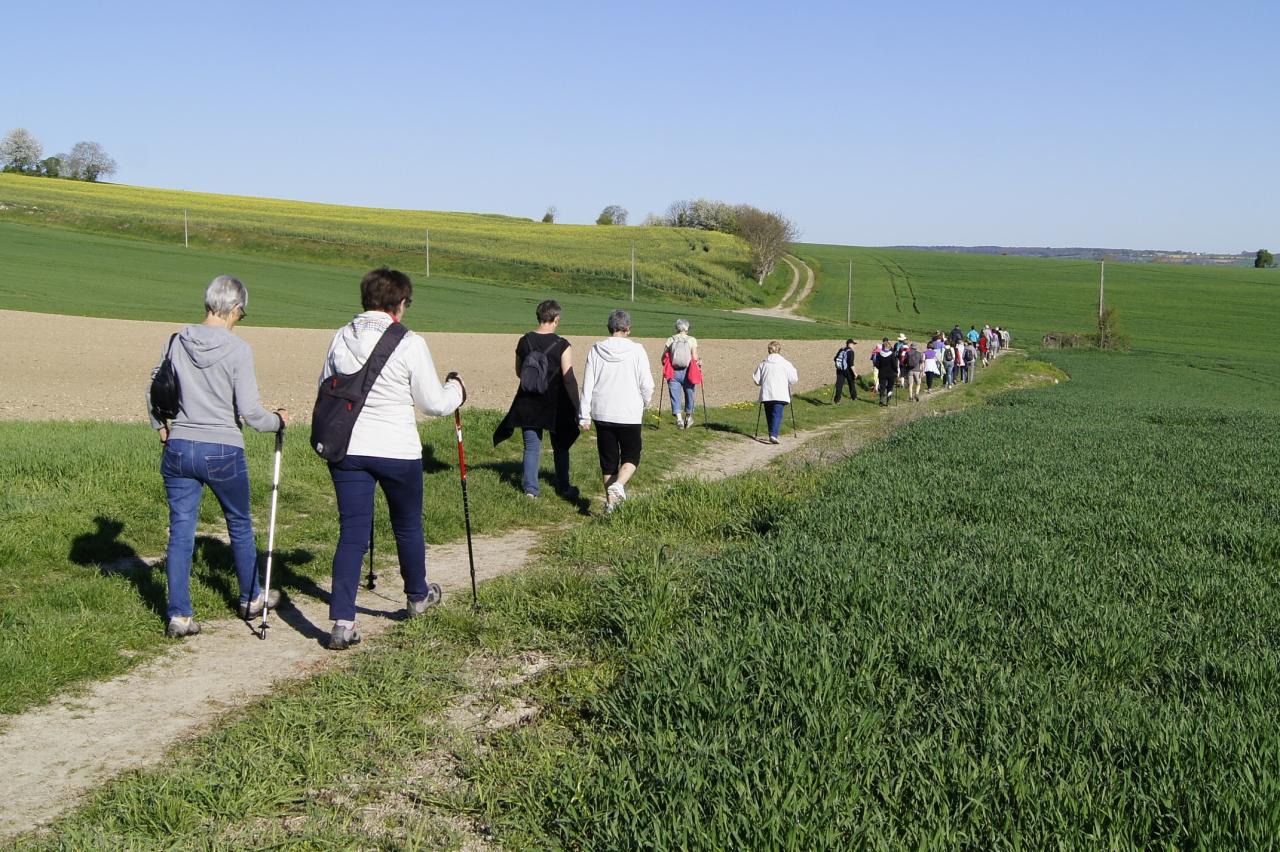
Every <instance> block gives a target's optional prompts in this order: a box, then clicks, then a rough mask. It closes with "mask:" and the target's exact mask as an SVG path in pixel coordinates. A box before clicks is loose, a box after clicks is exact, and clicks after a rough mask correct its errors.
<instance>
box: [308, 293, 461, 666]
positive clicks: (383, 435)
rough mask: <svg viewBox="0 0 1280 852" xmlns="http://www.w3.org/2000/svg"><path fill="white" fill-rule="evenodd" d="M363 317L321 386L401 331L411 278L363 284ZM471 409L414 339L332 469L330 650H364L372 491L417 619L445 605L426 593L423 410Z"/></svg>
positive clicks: (338, 341)
mask: <svg viewBox="0 0 1280 852" xmlns="http://www.w3.org/2000/svg"><path fill="white" fill-rule="evenodd" d="M360 301H361V304H362V306H363V307H364V312H363V313H360V314H357V315H356V317H355V319H353V320H351V322H349V323H347V324H346V325H344V326H343V327H342V328H340V329H338V332H337V334H335V335H334V336H333V342H332V343H330V344H329V354H328V355H326V356H325V359H324V369H323V370H322V371H321V373H320V381H321V382H323V381H324V380H325V379H327V378H329V377H330V376H332V375H334V374H335V373H336V374H349V373H355V372H357V371H359V370H360V369H361V368H363V367H364V364H365V362H366V361H368V360H369V356H370V355H371V354H372V353H373V349H374V347H375V346H377V345H378V341H379V340H381V339H382V335H383V333H384V332H386V331H387V329H389V328H390V327H391V325H392V324H393V323H397V322H400V318H401V317H402V316H404V312H405V310H406V309H407V308H408V307H409V305H410V304H411V303H412V302H413V284H412V283H411V282H410V280H409V276H407V275H405V274H404V273H403V272H398V271H396V270H394V269H386V268H383V269H375V270H373V271H372V272H370V273H369V274H368V275H366V276H365V277H364V280H362V281H361V282H360ZM465 399H466V389H465V388H464V387H463V384H462V379H461V377H459V376H458V375H457V374H456V373H450V374H449V377H448V378H447V379H446V380H445V382H444V384H443V385H442V384H441V383H440V378H439V376H438V375H437V374H436V367H435V363H434V362H433V361H432V360H431V352H430V351H429V350H428V349H427V342H426V341H425V340H423V339H422V338H421V337H419V336H418V335H416V334H414V333H413V332H411V331H410V332H406V333H405V335H404V337H403V338H401V340H400V341H399V343H397V344H396V348H395V349H394V350H392V352H391V357H390V358H388V359H387V363H386V365H385V366H384V367H383V368H382V372H381V373H379V374H378V378H377V380H375V381H374V383H373V386H372V387H371V388H370V390H369V396H368V397H367V398H366V399H365V403H364V408H362V409H361V410H360V415H359V416H358V417H357V418H356V422H355V426H354V427H353V428H352V430H351V443H350V444H348V446H347V455H346V457H345V458H343V459H342V461H339V462H330V463H329V475H330V477H332V479H333V489H334V492H335V493H336V494H337V498H338V519H339V525H340V526H339V532H338V548H337V550H336V551H335V552H334V554H333V592H332V594H331V595H330V598H329V617H330V618H332V619H333V631H332V633H330V635H329V647H330V648H332V649H333V650H335V651H340V650H342V649H344V648H347V647H348V646H350V645H354V644H356V643H357V642H359V641H360V634H359V633H358V632H357V631H356V621H355V619H356V589H357V588H358V587H359V585H360V565H361V563H362V562H363V561H364V553H365V550H366V549H367V548H368V546H369V537H370V532H371V530H372V528H373V497H374V489H375V488H377V487H378V486H381V487H382V493H383V494H384V495H386V498H387V508H388V509H389V510H390V513H391V528H392V529H393V530H394V531H395V537H396V555H397V556H398V557H399V559H400V576H401V577H402V578H403V579H404V591H405V598H406V609H407V610H408V616H409V618H413V617H414V616H417V615H421V614H422V613H424V612H426V610H427V607H429V606H431V605H432V604H434V603H436V602H438V601H439V600H440V592H439V586H435V585H428V584H427V548H426V544H425V542H424V540H423V535H422V438H421V436H420V435H419V434H418V423H417V419H416V417H415V409H417V410H419V411H422V412H423V413H425V414H434V415H437V416H442V415H446V414H452V413H453V411H454V409H456V408H457V407H458V406H460V405H462V403H463V400H465Z"/></svg>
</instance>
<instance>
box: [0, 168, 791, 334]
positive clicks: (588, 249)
mask: <svg viewBox="0 0 1280 852" xmlns="http://www.w3.org/2000/svg"><path fill="white" fill-rule="evenodd" d="M0 221H11V222H21V223H24V224H36V225H50V226H56V227H61V228H67V229H71V230H75V231H80V232H85V233H95V234H101V235H106V236H112V237H127V238H130V239H135V240H146V241H150V242H158V243H165V244H167V245H170V246H173V245H179V246H180V245H183V244H184V240H185V241H187V242H189V243H190V245H191V247H192V248H201V249H213V250H216V251H223V252H226V251H234V252H240V253H245V254H255V255H261V256H265V257H270V258H275V259H282V260H291V261H301V262H306V263H319V264H325V265H341V266H347V267H352V268H368V267H370V266H376V265H381V264H392V265H395V266H398V267H399V268H402V269H404V270H406V271H408V272H411V273H422V272H425V267H426V262H427V258H426V248H427V239H428V234H429V235H430V263H431V272H432V273H434V274H437V275H446V276H452V277H455V278H465V279H472V280H480V281H491V282H496V283H501V284H503V285H504V286H511V285H522V286H525V287H530V288H537V289H545V290H549V291H554V292H559V293H564V292H579V293H589V294H592V295H599V296H608V297H610V298H626V297H629V295H630V287H631V275H632V269H633V267H632V258H633V256H634V259H635V260H634V263H635V266H634V269H635V281H636V293H637V296H639V297H640V298H642V299H643V298H649V299H658V300H669V301H676V302H683V303H698V304H703V305H714V306H717V307H735V308H736V307H740V306H762V305H768V304H772V302H771V301H770V299H772V298H773V297H774V295H775V294H774V292H773V291H774V289H778V288H779V287H780V288H781V289H785V287H786V285H787V283H788V282H789V280H790V268H789V267H786V266H785V265H782V264H780V266H781V267H782V268H781V269H779V270H778V272H777V273H776V274H775V275H774V276H772V277H771V278H770V279H769V280H768V281H766V286H765V288H764V290H763V291H762V290H761V288H760V287H759V286H758V285H757V284H756V282H755V280H754V278H753V277H752V275H751V258H750V253H749V252H748V249H747V246H746V243H744V242H743V241H742V240H740V239H738V238H737V237H733V236H730V235H728V234H720V233H714V232H711V231H700V230H694V229H691V228H666V227H643V226H640V227H624V226H616V225H607V226H606V225H553V224H543V223H541V222H534V221H532V220H530V219H520V218H516V217H512V216H495V215H483V214H475V213H451V212H443V211H430V210H386V209H377V208H367V207H348V206H341V205H335V204H313V203H308V202H300V201H286V200H280V199H272V198H250V197H243V196H233V195H215V194H211V193H204V192H183V191H178V190H167V189H150V188H145V187H135V186H123V185H116V184H101V183H86V182H84V181H71V180H55V179H52V178H35V177H28V176H25V175H15V174H0ZM633 252H634V255H633ZM775 285H777V286H775Z"/></svg>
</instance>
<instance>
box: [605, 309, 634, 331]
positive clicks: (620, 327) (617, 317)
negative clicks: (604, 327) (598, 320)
mask: <svg viewBox="0 0 1280 852" xmlns="http://www.w3.org/2000/svg"><path fill="white" fill-rule="evenodd" d="M629 328H631V314H629V313H627V312H626V311H624V310H622V309H621V308H619V309H618V310H616V311H614V312H613V313H611V314H609V333H610V334H614V333H615V332H619V331H626V330H627V329H629Z"/></svg>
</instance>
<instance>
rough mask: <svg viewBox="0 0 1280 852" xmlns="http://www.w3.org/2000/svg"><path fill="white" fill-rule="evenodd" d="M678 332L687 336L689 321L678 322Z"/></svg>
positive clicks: (681, 320)
mask: <svg viewBox="0 0 1280 852" xmlns="http://www.w3.org/2000/svg"><path fill="white" fill-rule="evenodd" d="M676 331H678V332H680V333H681V334H687V333H688V331H689V321H688V320H687V319H678V320H676Z"/></svg>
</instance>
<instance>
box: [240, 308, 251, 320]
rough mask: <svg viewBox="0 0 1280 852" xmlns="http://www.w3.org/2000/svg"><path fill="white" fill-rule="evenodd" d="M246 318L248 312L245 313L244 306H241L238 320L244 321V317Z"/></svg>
mask: <svg viewBox="0 0 1280 852" xmlns="http://www.w3.org/2000/svg"><path fill="white" fill-rule="evenodd" d="M247 316H249V312H248V311H246V310H245V309H244V305H241V306H240V319H244V318H245V317H247Z"/></svg>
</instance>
